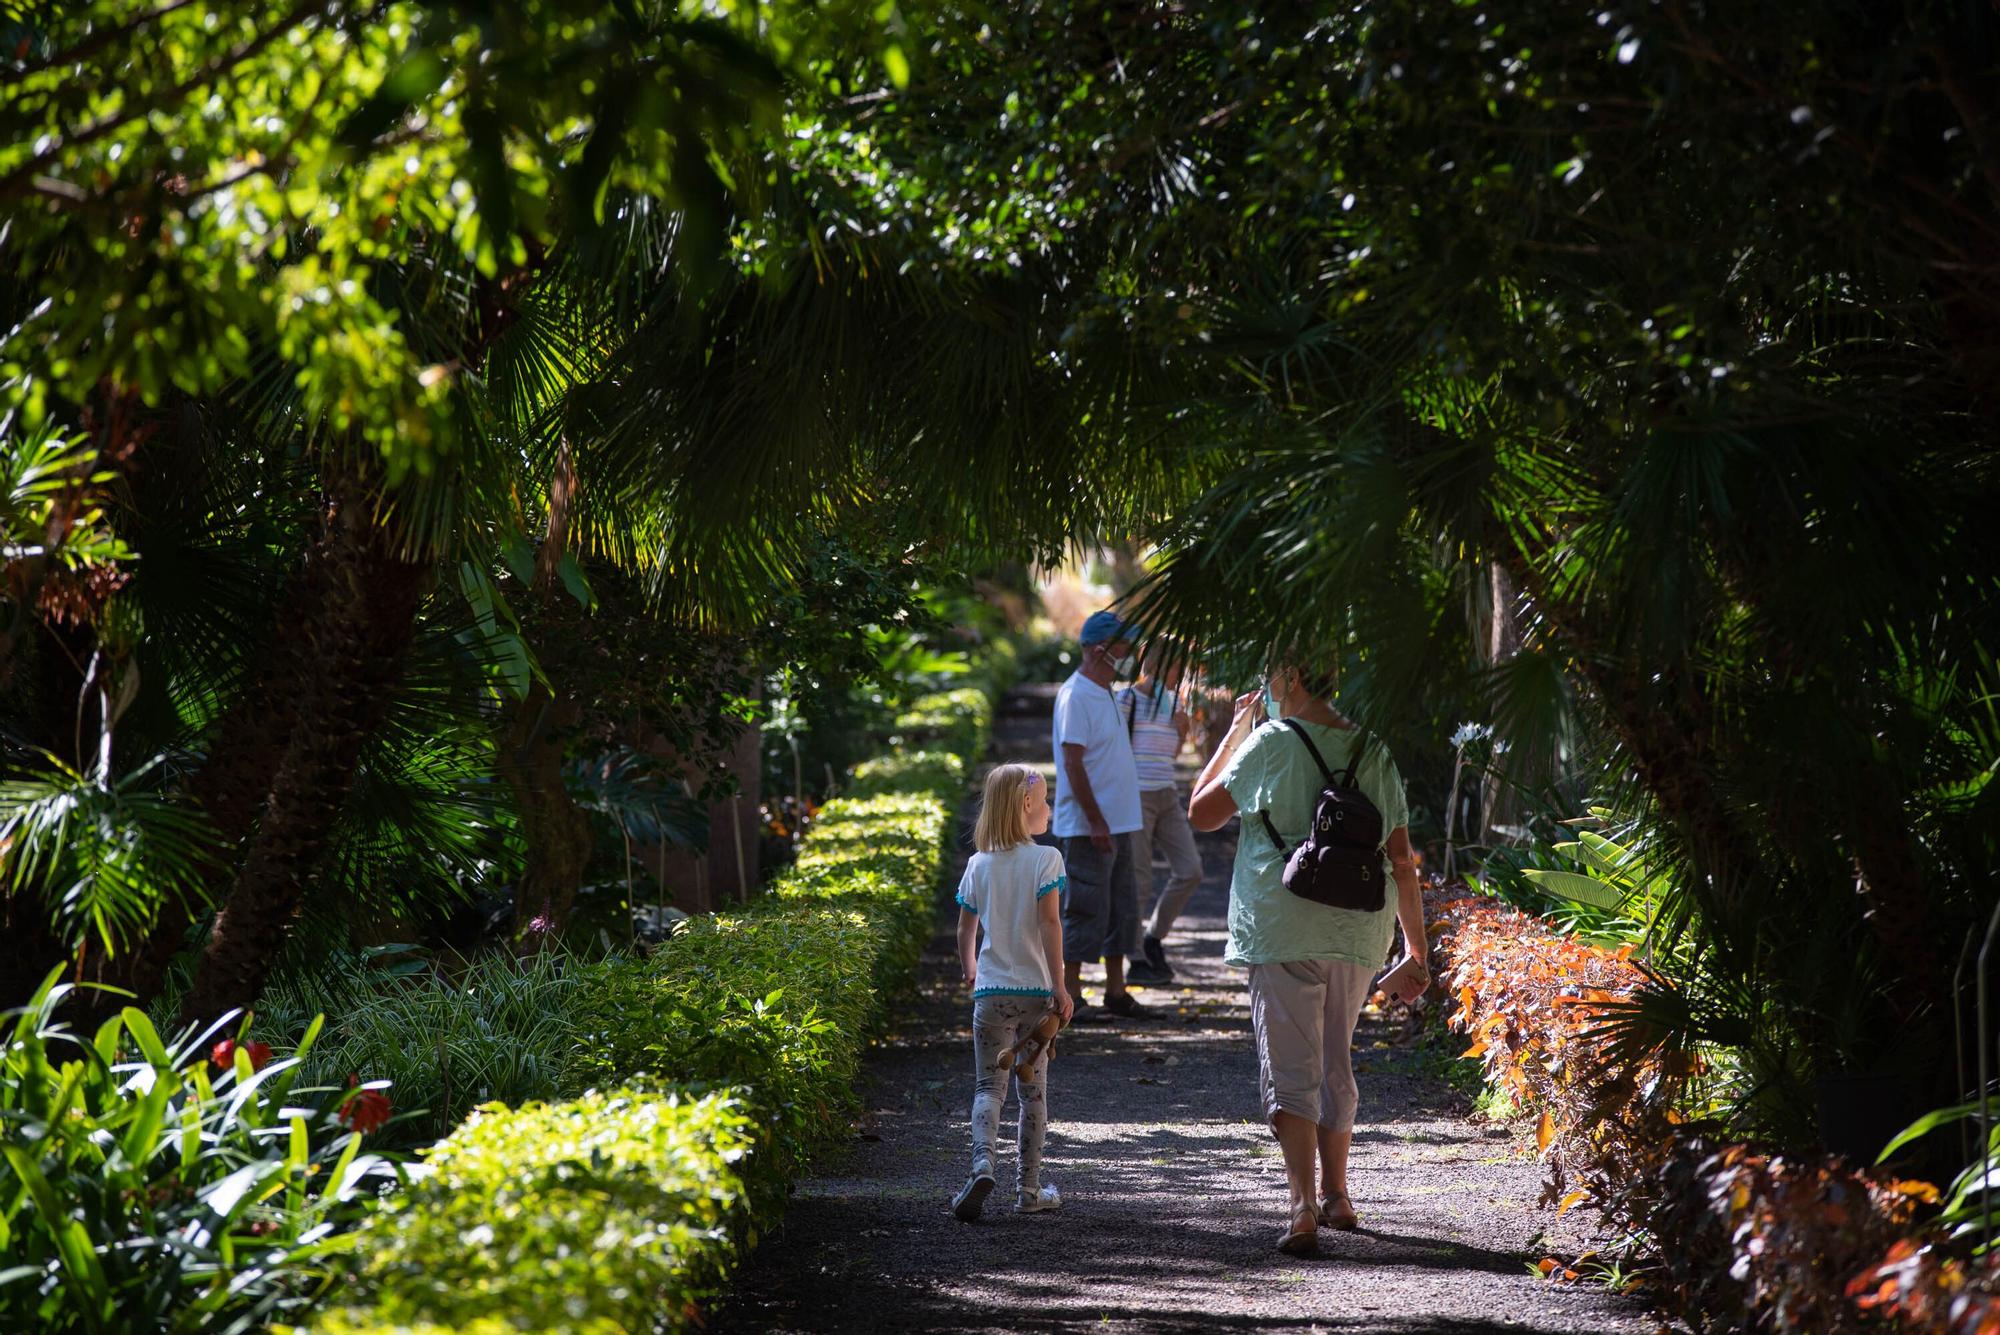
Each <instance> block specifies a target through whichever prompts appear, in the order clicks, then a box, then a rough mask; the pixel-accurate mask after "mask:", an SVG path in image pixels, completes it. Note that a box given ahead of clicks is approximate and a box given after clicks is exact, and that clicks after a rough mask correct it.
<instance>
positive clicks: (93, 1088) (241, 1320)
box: [0, 974, 393, 1335]
mask: <svg viewBox="0 0 2000 1335" xmlns="http://www.w3.org/2000/svg"><path fill="white" fill-rule="evenodd" d="M72 991H73V989H72V988H71V987H70V986H69V985H66V984H59V983H58V982H57V981H56V978H55V976H54V975H53V974H52V975H51V976H50V977H49V978H48V979H47V980H46V981H45V982H44V983H43V985H42V987H41V988H40V989H39V990H38V991H37V992H36V994H35V996H34V997H33V998H32V999H31V1000H30V1001H29V1003H28V1004H27V1005H26V1006H25V1007H23V1008H21V1009H20V1010H19V1011H17V1012H15V1013H14V1015H13V1017H12V1023H11V1025H10V1027H9V1029H8V1031H7V1033H6V1035H5V1046H4V1049H0V1156H4V1161H5V1164H6V1166H7V1168H8V1169H9V1170H10V1172H9V1174H8V1176H9V1179H10V1181H9V1184H8V1189H7V1190H5V1191H0V1246H4V1248H5V1255H6V1257H7V1260H8V1262H9V1264H8V1265H6V1266H5V1267H4V1268H0V1329H5V1330H9V1331H30V1330H32V1331H38V1332H48V1333H49V1335H56V1333H57V1332H70V1331H88V1332H99V1331H139V1330H160V1331H167V1330H171V1331H195V1330H217V1331H222V1330H229V1331H238V1330H251V1329H255V1328H258V1327H260V1326H262V1325H264V1324H265V1323H267V1322H270V1321H273V1320H276V1319H279V1318H282V1317H286V1316H288V1315H290V1314H292V1313H295V1312H296V1311H298V1310H299V1309H301V1308H303V1307H305V1306H307V1305H309V1304H311V1303H312V1302H314V1301H315V1300H316V1299H317V1298H318V1297H319V1296H320V1295H321V1294H323V1293H324V1292H326V1291H327V1289H328V1288H329V1287H330V1286H331V1285H332V1284H334V1283H335V1282H336V1280H337V1278H338V1276H339V1274H340V1272H341V1269H342V1261H341V1253H342V1252H343V1251H344V1250H345V1248H346V1247H347V1246H348V1245H349V1243H350V1242H351V1241H352V1237H353V1234H352V1233H351V1230H352V1228H353V1226H354V1225H355V1224H356V1223H357V1222H358V1221H359V1220H360V1218H361V1217H362V1214H363V1210H364V1208H365V1205H366V1203H367V1201H368V1200H369V1199H370V1196H371V1194H372V1191H373V1189H374V1187H375V1186H376V1185H377V1182H378V1181H379V1180H380V1179H383V1178H386V1177H388V1176H389V1175H390V1174H391V1173H392V1171H393V1168H392V1166H391V1165H390V1163H389V1162H388V1161H386V1160H385V1159H384V1158H383V1157H382V1156H380V1155H378V1154H373V1153H363V1152H362V1141H363V1138H364V1136H365V1134H366V1133H367V1131H368V1130H369V1129H371V1126H372V1119H371V1118H370V1117H369V1116H368V1115H367V1110H369V1109H371V1108H372V1107H373V1106H376V1104H375V1101H376V1100H378V1099H379V1098H380V1095H379V1094H378V1093H377V1092H376V1091H375V1090H373V1089H370V1088H362V1087H318V1088H315V1087H313V1085H312V1083H311V1082H310V1081H308V1080H306V1079H304V1078H302V1076H303V1073H304V1062H305V1060H306V1059H309V1058H310V1056H311V1055H312V1050H313V1040H314V1038H315V1036H316V1034H317V1030H318V1025H317V1023H314V1024H312V1025H311V1026H310V1027H308V1029H307V1030H306V1033H305V1035H304V1038H303V1039H302V1041H301V1042H300V1043H299V1045H298V1052H297V1053H296V1054H295V1055H294V1056H292V1057H290V1058H286V1059H281V1060H272V1057H271V1052H270V1049H269V1048H268V1047H267V1046H266V1045H265V1044H262V1043H257V1042H241V1043H239V1042H237V1041H236V1040H235V1039H234V1038H231V1037H226V1036H225V1035H226V1034H228V1033H229V1032H231V1031H230V1028H229V1026H228V1025H227V1023H226V1022H219V1023H218V1024H216V1025H214V1026H211V1027H210V1028H209V1029H208V1030H206V1031H204V1032H200V1033H196V1032H192V1031H191V1032H189V1033H188V1034H187V1035H186V1036H185V1037H182V1038H180V1039H179V1040H177V1041H175V1042H174V1043H173V1044H172V1045H171V1046H169V1045H168V1044H166V1043H164V1042H163V1041H162V1040H161V1038H160V1036H159V1033H158V1032H157V1031H156V1030H155V1029H154V1027H153V1024H152V1022H151V1021H150V1020H148V1019H147V1018H146V1016H145V1014H144V1013H143V1012H141V1011H139V1010H137V1009H135V1008H132V1007H127V1008H125V1009H124V1010H123V1011H121V1012H120V1013H119V1014H118V1015H116V1016H114V1017H113V1018H111V1019H109V1020H107V1021H105V1022H104V1023H103V1024H102V1025H101V1026H99V1027H98V1029H97V1030H96V1031H95V1032H94V1033H93V1034H90V1035H88V1036H86V1035H83V1034H79V1033H77V1032H75V1031H73V1030H72V1029H71V1028H70V1026H69V1025H68V1024H67V1023H65V1022H64V1021H62V1020H60V1019H57V1018H56V1016H57V1013H58V1011H59V1009H60V1008H61V1007H62V1006H63V1004H64V1002H65V1000H66V999H67V998H68V997H69V996H70V995H71V993H72Z"/></svg>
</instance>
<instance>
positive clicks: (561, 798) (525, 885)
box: [499, 683, 595, 953]
mask: <svg viewBox="0 0 2000 1335" xmlns="http://www.w3.org/2000/svg"><path fill="white" fill-rule="evenodd" d="M576 712H577V711H576V707H575V705H574V704H573V703H572V702H570V701H565V700H557V699H555V698H554V697H552V696H551V695H550V694H549V693H548V691H547V690H546V689H544V688H543V687H542V686H541V684H540V683H537V684H536V685H535V686H534V687H533V688H531V689H530V690H529V692H528V698H527V699H526V700H524V701H522V703H521V707H520V708H519V709H518V710H517V711H516V712H515V715H514V722H513V725H512V726H511V727H510V728H509V729H508V731H507V736H506V738H505V739H504V741H503V742H502V745H501V754H500V761H499V769H500V774H501V776H502V777H503V778H505V779H506V780H507V785H508V787H510V788H511V789H513V791H514V806H515V810H516V812H517V813H518V815H519V817H520V821H521V837H522V839H523V840H524V841H525V842H526V844H527V865H526V866H525V867H523V868H522V871H521V879H520V880H519V881H517V882H516V883H515V885H514V937H515V941H516V943H517V946H518V948H519V949H520V950H521V951H523V952H524V953H531V952H533V951H536V950H539V949H541V948H542V946H544V945H545V944H547V943H548V942H549V941H550V940H552V939H554V937H556V936H557V935H558V934H560V933H561V931H562V930H563V928H564V927H565V926H567V925H568V923H569V914H570V910H571V908H573V907H574V906H575V904H576V892H577V889H578V887H579V886H581V885H582V884H583V875H584V872H585V871H586V870H588V868H589V866H590V853H591V848H592V845H593V843H594V842H595V841H594V840H593V839H592V838H591V830H590V817H589V815H588V814H587V813H585V812H584V811H583V810H582V809H581V808H579V807H578V806H577V805H576V803H575V802H573V801H572V800H571V799H570V795H569V790H568V789H567V788H566V787H565V786H564V784H563V760H564V758H565V753H566V750H567V747H566V746H565V738H566V736H567V724H569V723H570V722H573V721H574V719H575V716H576Z"/></svg>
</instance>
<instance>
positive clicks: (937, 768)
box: [847, 751, 965, 797]
mask: <svg viewBox="0 0 2000 1335" xmlns="http://www.w3.org/2000/svg"><path fill="white" fill-rule="evenodd" d="M964 786H965V761H964V760H963V759H961V758H960V757H958V756H956V755H954V754H952V753H951V752H950V751H903V752H898V753H895V754H892V755H886V756H879V757H877V758H876V759H874V760H866V761H863V762H862V763H861V764H859V765H856V766H855V767H854V778H853V779H852V780H851V781H850V782H849V784H848V786H847V791H848V793H849V795H850V796H853V797H883V796H887V795H896V796H905V797H907V796H913V795H920V794H927V793H948V792H951V791H952V790H954V789H961V788H963V787H964Z"/></svg>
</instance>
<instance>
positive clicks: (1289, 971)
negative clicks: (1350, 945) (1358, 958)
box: [1250, 960, 1375, 1132]
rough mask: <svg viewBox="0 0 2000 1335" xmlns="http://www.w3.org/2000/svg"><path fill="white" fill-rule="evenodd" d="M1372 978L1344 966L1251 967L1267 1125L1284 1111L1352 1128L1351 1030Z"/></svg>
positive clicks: (1364, 970)
mask: <svg viewBox="0 0 2000 1335" xmlns="http://www.w3.org/2000/svg"><path fill="white" fill-rule="evenodd" d="M1374 979H1375V972H1374V970H1372V969H1368V968H1365V967H1363V966H1362V965H1359V964H1346V963H1343V962H1341V961H1339V960H1291V961H1287V962H1286V963H1283V964H1253V965H1251V966H1250V1023H1251V1026H1252V1027H1253V1028H1254V1029H1255V1030H1256V1032H1257V1082H1258V1085H1259V1087H1260V1089H1261V1091H1262V1093H1263V1096H1264V1120H1265V1121H1267V1122H1270V1121H1274V1120H1275V1119H1276V1117H1277V1115H1278V1114H1279V1113H1281V1112H1288V1113H1290V1114H1292V1115H1293V1116H1294V1117H1303V1118H1305V1119H1306V1120H1307V1121H1308V1122H1316V1123H1318V1124H1319V1125H1320V1126H1321V1127H1323V1128H1324V1129H1326V1130H1328V1131H1335V1132H1339V1131H1352V1130H1353V1129H1354V1104H1355V1099H1356V1091H1355V1087H1354V1060H1353V1047H1354V1024H1355V1021H1356V1020H1358V1019H1360V1018H1361V1005H1362V1003H1363V1002H1365V1001H1367V1000H1368V992H1369V989H1370V988H1371V987H1372V986H1373V985H1374Z"/></svg>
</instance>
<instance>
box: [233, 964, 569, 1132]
mask: <svg viewBox="0 0 2000 1335" xmlns="http://www.w3.org/2000/svg"><path fill="white" fill-rule="evenodd" d="M580 974H581V967H580V965H579V963H578V962H577V961H575V960H574V959H571V958H570V957H569V956H567V955H566V954H565V953H564V952H563V951H561V950H545V951H539V952H536V953H534V954H532V955H529V956H526V957H523V958H518V959H517V958H515V957H514V956H513V955H512V954H510V953H508V952H505V951H499V952H492V951H489V952H487V953H485V954H481V955H479V956H477V957H475V958H474V959H472V960H471V961H469V962H467V963H465V964H463V965H462V966H455V965H454V963H453V962H452V961H450V960H448V959H443V958H435V959H433V958H427V957H426V956H424V955H423V954H422V953H421V952H418V951H415V950H412V949H410V948H408V947H376V948H372V949H369V950H366V951H360V952H353V951H346V950H340V951H336V952H334V953H333V954H332V955H331V956H330V957H327V958H325V959H323V960H321V961H318V962H316V963H315V965H314V966H313V967H310V968H307V969H302V970H297V971H286V972H281V973H279V974H277V975H276V976H275V977H274V979H273V982H272V984H271V986H270V987H269V988H267V989H266V991H265V994H264V996H263V997H262V998H261V999H260V1001H259V1005H258V1010H257V1012H256V1014H255V1015H254V1017H253V1019H252V1024H251V1030H250V1032H252V1033H254V1034H257V1035H259V1036H260V1037H262V1038H264V1039H266V1040H268V1041H269V1042H270V1043H271V1045H272V1046H273V1047H274V1048H275V1049H276V1050H278V1051H280V1052H284V1051H286V1050H288V1049H289V1048H290V1047H291V1045H292V1044H293V1043H294V1042H296V1041H297V1039H298V1037H299V1035H301V1034H303V1033H313V1034H316V1040H315V1041H314V1042H313V1043H312V1044H310V1045H303V1044H302V1045H300V1050H299V1051H298V1053H297V1054H296V1055H297V1057H298V1059H299V1062H300V1067H301V1070H300V1074H299V1077H298V1078H299V1079H300V1080H301V1081H303V1082H306V1083H309V1084H313V1085H323V1086H327V1087H331V1088H339V1087H344V1086H345V1084H346V1082H347V1081H348V1080H349V1079H350V1078H354V1077H358V1078H359V1079H361V1080H362V1081H363V1082H365V1083H369V1084H376V1083H381V1082H386V1083H387V1084H388V1085H389V1086H390V1087H391V1088H393V1089H394V1090H395V1091H396V1103H397V1105H398V1116H397V1121H396V1123H395V1125H394V1126H392V1127H391V1128H389V1129H388V1131H387V1132H385V1133H384V1134H385V1135H386V1136H387V1137H388V1139H389V1141H390V1142H391V1143H394V1144H397V1145H409V1146H415V1145H422V1144H426V1143H428V1142H430V1141H434V1140H437V1139H438V1138H440V1137H441V1136H444V1135H446V1134H447V1133H449V1132H450V1131H451V1129H452V1128H453V1127H454V1126H456V1125H458V1123H459V1122H461V1121H463V1120H464V1118H465V1115H466V1114H467V1113H468V1112H469V1111H470V1110H471V1109H472V1108H474V1107H477V1106H478V1105H480V1104H483V1103H490V1102H494V1101H496V1100H497V1101H499V1102H503V1103H510V1104H520V1103H526V1102H529V1101H531V1100H534V1099H540V1098H547V1097H549V1096H550V1095H551V1094H554V1093H555V1092H556V1091H557V1090H558V1089H559V1088H560V1087H561V1085H562V1077H563V1073H564V1071H566V1070H567V1069H568V1067H569V1065H570V1063H571V1062H572V1061H573V1060H574V1058H575V1051H574V1049H575V1046H576V1034H577V1021H576V1019H575V1016H574V1009H575V1003H576V1000H577V997H578V994H579V990H580V987H581V978H580ZM320 1015H324V1016H327V1017H329V1018H328V1019H326V1020H325V1021H324V1022H321V1021H318V1020H317V1019H316V1018H315V1017H317V1016H320Z"/></svg>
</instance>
